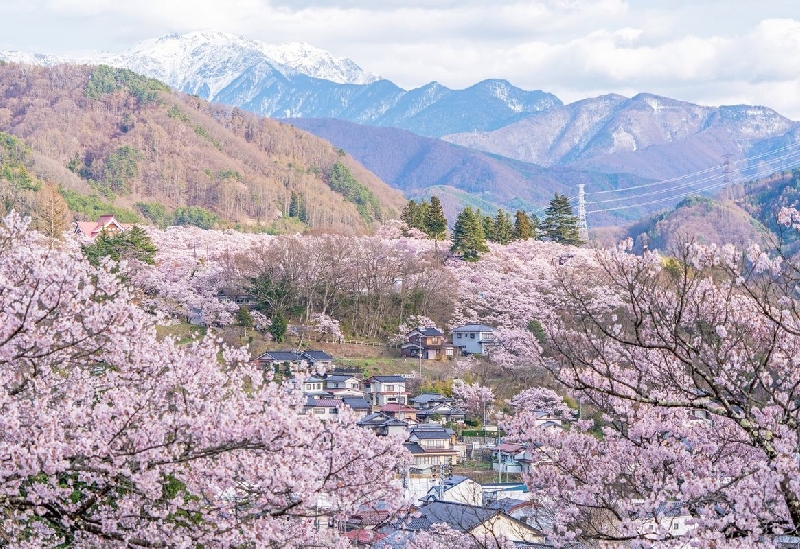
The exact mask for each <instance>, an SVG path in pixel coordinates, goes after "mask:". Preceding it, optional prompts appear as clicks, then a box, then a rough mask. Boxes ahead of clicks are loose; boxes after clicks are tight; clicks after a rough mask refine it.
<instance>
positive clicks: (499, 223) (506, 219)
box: [492, 209, 514, 244]
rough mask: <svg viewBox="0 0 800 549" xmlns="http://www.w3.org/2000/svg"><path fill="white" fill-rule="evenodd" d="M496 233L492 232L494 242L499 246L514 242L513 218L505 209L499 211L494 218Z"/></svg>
mask: <svg viewBox="0 0 800 549" xmlns="http://www.w3.org/2000/svg"><path fill="white" fill-rule="evenodd" d="M493 225H494V231H493V232H492V242H497V243H498V244H508V243H509V242H511V241H512V240H514V225H513V223H512V222H511V216H510V215H508V212H506V211H505V210H503V209H500V210H497V216H495V218H494V223H493Z"/></svg>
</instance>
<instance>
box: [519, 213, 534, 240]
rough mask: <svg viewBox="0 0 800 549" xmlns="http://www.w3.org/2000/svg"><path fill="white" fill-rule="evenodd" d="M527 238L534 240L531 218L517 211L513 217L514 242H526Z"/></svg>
mask: <svg viewBox="0 0 800 549" xmlns="http://www.w3.org/2000/svg"><path fill="white" fill-rule="evenodd" d="M529 238H536V235H535V233H534V230H533V226H532V225H531V218H530V217H528V214H526V213H525V212H523V211H522V210H517V213H516V214H515V215H514V240H528V239H529Z"/></svg>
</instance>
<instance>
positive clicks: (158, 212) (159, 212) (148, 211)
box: [136, 202, 172, 229]
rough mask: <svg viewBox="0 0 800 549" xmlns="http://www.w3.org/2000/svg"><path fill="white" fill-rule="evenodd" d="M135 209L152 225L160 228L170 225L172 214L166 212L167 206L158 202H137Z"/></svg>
mask: <svg viewBox="0 0 800 549" xmlns="http://www.w3.org/2000/svg"><path fill="white" fill-rule="evenodd" d="M136 209H137V210H139V211H140V212H141V213H142V215H143V216H144V217H145V218H147V219H148V220H149V221H150V222H151V223H152V224H153V225H156V226H158V227H161V228H162V229H163V228H164V227H166V226H167V225H172V214H170V213H169V212H167V207H166V206H164V205H163V204H161V203H159V202H137V203H136Z"/></svg>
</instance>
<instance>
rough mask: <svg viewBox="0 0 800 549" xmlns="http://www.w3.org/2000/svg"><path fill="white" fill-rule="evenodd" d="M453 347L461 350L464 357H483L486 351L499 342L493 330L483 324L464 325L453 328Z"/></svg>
mask: <svg viewBox="0 0 800 549" xmlns="http://www.w3.org/2000/svg"><path fill="white" fill-rule="evenodd" d="M452 337H453V345H454V346H456V347H458V348H459V349H461V353H462V354H464V355H485V354H486V353H487V352H488V350H489V349H490V348H491V347H493V346H495V345H498V344H499V343H500V342H499V341H498V339H497V335H496V334H495V329H494V328H492V327H491V326H487V325H485V324H465V325H464V326H459V327H458V328H453V334H452Z"/></svg>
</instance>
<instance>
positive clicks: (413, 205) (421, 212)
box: [400, 200, 430, 232]
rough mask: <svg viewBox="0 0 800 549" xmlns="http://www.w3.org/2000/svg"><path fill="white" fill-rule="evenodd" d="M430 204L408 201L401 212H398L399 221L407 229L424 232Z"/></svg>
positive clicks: (424, 201)
mask: <svg viewBox="0 0 800 549" xmlns="http://www.w3.org/2000/svg"><path fill="white" fill-rule="evenodd" d="M429 207H430V204H429V203H428V202H427V201H426V200H421V201H420V202H416V201H414V200H409V201H408V202H407V203H406V206H405V208H403V211H402V212H400V220H401V221H403V222H404V223H405V224H406V225H408V228H409V229H419V230H420V231H422V232H425V218H426V217H427V216H428V208H429Z"/></svg>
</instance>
